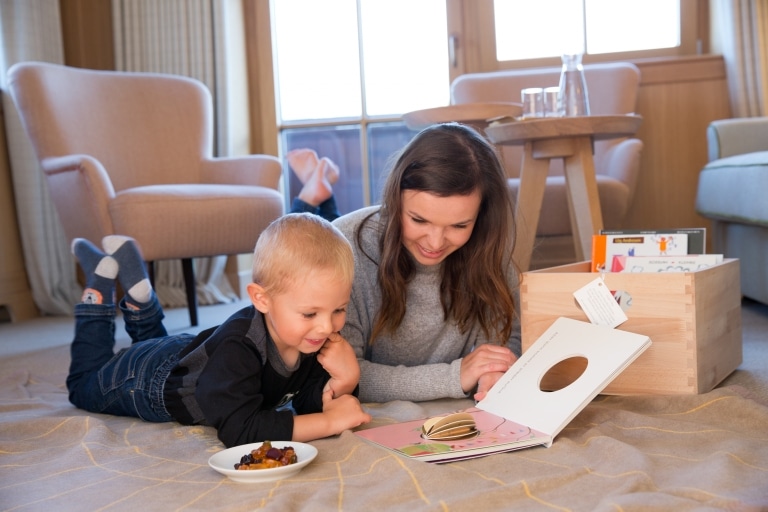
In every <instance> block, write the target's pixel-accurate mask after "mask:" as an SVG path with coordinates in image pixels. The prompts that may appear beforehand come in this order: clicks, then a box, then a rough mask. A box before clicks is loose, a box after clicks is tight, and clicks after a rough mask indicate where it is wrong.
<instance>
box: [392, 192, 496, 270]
mask: <svg viewBox="0 0 768 512" xmlns="http://www.w3.org/2000/svg"><path fill="white" fill-rule="evenodd" d="M480 201H481V198H480V191H479V190H475V191H474V192H472V193H471V194H469V195H466V196H448V197H440V196H436V195H434V194H430V193H429V192H420V191H417V190H406V191H404V192H403V215H402V218H401V221H402V223H403V245H404V246H405V248H406V249H407V250H408V252H410V253H411V254H412V255H413V257H414V258H415V259H416V261H418V262H419V263H421V264H422V265H437V264H439V263H441V262H442V261H443V260H445V258H447V257H448V255H449V254H451V253H452V252H454V251H456V250H457V249H459V248H460V247H461V246H462V245H464V244H465V243H467V240H469V237H470V236H471V235H472V230H473V229H474V227H475V222H476V221H477V214H478V212H479V211H480Z"/></svg>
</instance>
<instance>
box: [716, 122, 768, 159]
mask: <svg viewBox="0 0 768 512" xmlns="http://www.w3.org/2000/svg"><path fill="white" fill-rule="evenodd" d="M707 149H708V157H709V161H710V162H711V161H712V160H719V159H720V158H725V157H727V156H733V155H743V154H744V153H754V152H756V151H768V117H743V118H735V119H721V120H718V121H712V122H711V123H710V124H709V126H708V127H707Z"/></svg>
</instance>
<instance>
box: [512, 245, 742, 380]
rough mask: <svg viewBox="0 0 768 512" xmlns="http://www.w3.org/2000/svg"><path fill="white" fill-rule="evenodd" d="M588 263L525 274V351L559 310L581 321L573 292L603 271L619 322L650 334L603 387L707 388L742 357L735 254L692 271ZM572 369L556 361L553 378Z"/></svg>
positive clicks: (567, 374) (569, 375)
mask: <svg viewBox="0 0 768 512" xmlns="http://www.w3.org/2000/svg"><path fill="white" fill-rule="evenodd" d="M590 266H591V262H589V261H584V262H580V263H573V264H570V265H562V266H559V267H552V268H547V269H541V270H536V271H531V272H526V273H525V274H524V275H523V280H522V283H521V289H520V302H521V313H522V318H521V321H522V346H523V351H525V350H526V349H527V348H528V347H529V346H530V345H531V344H532V343H533V342H534V341H535V340H536V339H537V338H538V337H539V336H540V335H541V334H542V333H543V332H544V331H545V330H546V329H547V328H548V327H549V326H550V325H551V324H552V322H554V321H555V319H557V318H558V317H569V318H573V319H576V320H583V321H587V316H586V314H585V313H584V312H583V311H582V309H581V307H580V306H579V304H578V303H577V301H576V300H575V299H574V296H573V293H574V292H575V291H576V290H578V289H580V288H582V287H584V286H585V285H587V284H588V283H590V282H592V281H594V280H595V279H600V276H603V277H602V278H603V279H604V282H605V285H606V286H607V287H608V289H609V290H610V291H611V292H612V293H614V295H615V296H618V297H621V303H622V307H623V309H624V312H625V314H626V316H627V318H628V319H627V321H625V322H624V323H622V324H621V325H619V326H618V327H617V329H620V330H624V331H629V332H634V333H637V334H644V335H646V336H648V337H649V338H650V339H651V341H652V342H653V344H652V345H651V347H650V348H649V349H648V350H647V351H646V352H645V353H643V354H642V355H641V356H640V357H639V358H638V359H637V360H636V361H635V362H634V363H633V364H632V365H631V366H630V367H629V368H627V369H626V370H625V371H624V372H623V373H622V374H621V375H619V376H618V377H616V379H615V380H613V381H612V382H611V383H610V384H609V385H608V386H607V387H606V388H605V389H604V390H603V392H602V393H603V394H614V395H630V394H699V393H706V392H707V391H710V390H711V389H712V388H714V387H715V386H716V385H717V384H719V383H720V382H721V381H722V380H723V379H724V378H725V377H727V376H728V375H729V374H730V373H731V372H733V370H735V369H736V368H737V367H738V366H739V365H740V364H741V360H742V341H741V289H740V286H739V261H738V260H737V259H725V260H723V262H722V263H720V264H718V265H714V266H711V267H708V268H705V269H702V270H697V271H693V272H662V273H653V272H651V273H612V272H604V273H595V272H591V271H590ZM577 371H579V370H578V369H576V368H569V367H568V365H562V371H561V373H560V375H557V376H555V377H554V379H555V380H554V381H553V385H555V386H560V385H563V383H564V382H567V381H568V380H572V378H573V377H572V374H573V373H575V372H577ZM558 380H561V382H558Z"/></svg>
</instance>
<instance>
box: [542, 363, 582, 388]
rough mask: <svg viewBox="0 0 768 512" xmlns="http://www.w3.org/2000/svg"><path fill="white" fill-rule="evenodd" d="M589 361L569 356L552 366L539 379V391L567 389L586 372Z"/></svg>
mask: <svg viewBox="0 0 768 512" xmlns="http://www.w3.org/2000/svg"><path fill="white" fill-rule="evenodd" d="M588 364H589V360H587V358H586V357H584V356H571V357H567V358H565V359H563V360H562V361H560V362H559V363H557V364H555V365H553V366H552V367H551V368H550V369H549V370H547V371H546V372H544V375H543V376H542V377H541V379H539V389H540V390H541V391H560V390H561V389H564V388H567V387H568V386H570V385H571V384H573V383H574V382H576V381H577V380H579V377H581V376H582V375H583V374H584V372H585V371H586V370H587V365H588Z"/></svg>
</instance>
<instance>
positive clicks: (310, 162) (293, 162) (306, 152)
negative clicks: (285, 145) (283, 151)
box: [285, 148, 319, 185]
mask: <svg viewBox="0 0 768 512" xmlns="http://www.w3.org/2000/svg"><path fill="white" fill-rule="evenodd" d="M285 157H286V159H287V160H288V165H290V166H291V169H293V172H294V174H296V177H297V178H299V181H300V182H301V184H302V185H303V184H305V183H306V182H307V181H309V179H310V178H311V177H312V173H313V172H314V170H315V169H316V168H317V164H318V163H319V160H318V158H317V153H315V151H314V150H312V149H308V148H301V149H293V150H291V151H289V152H288V154H287V155H285Z"/></svg>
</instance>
